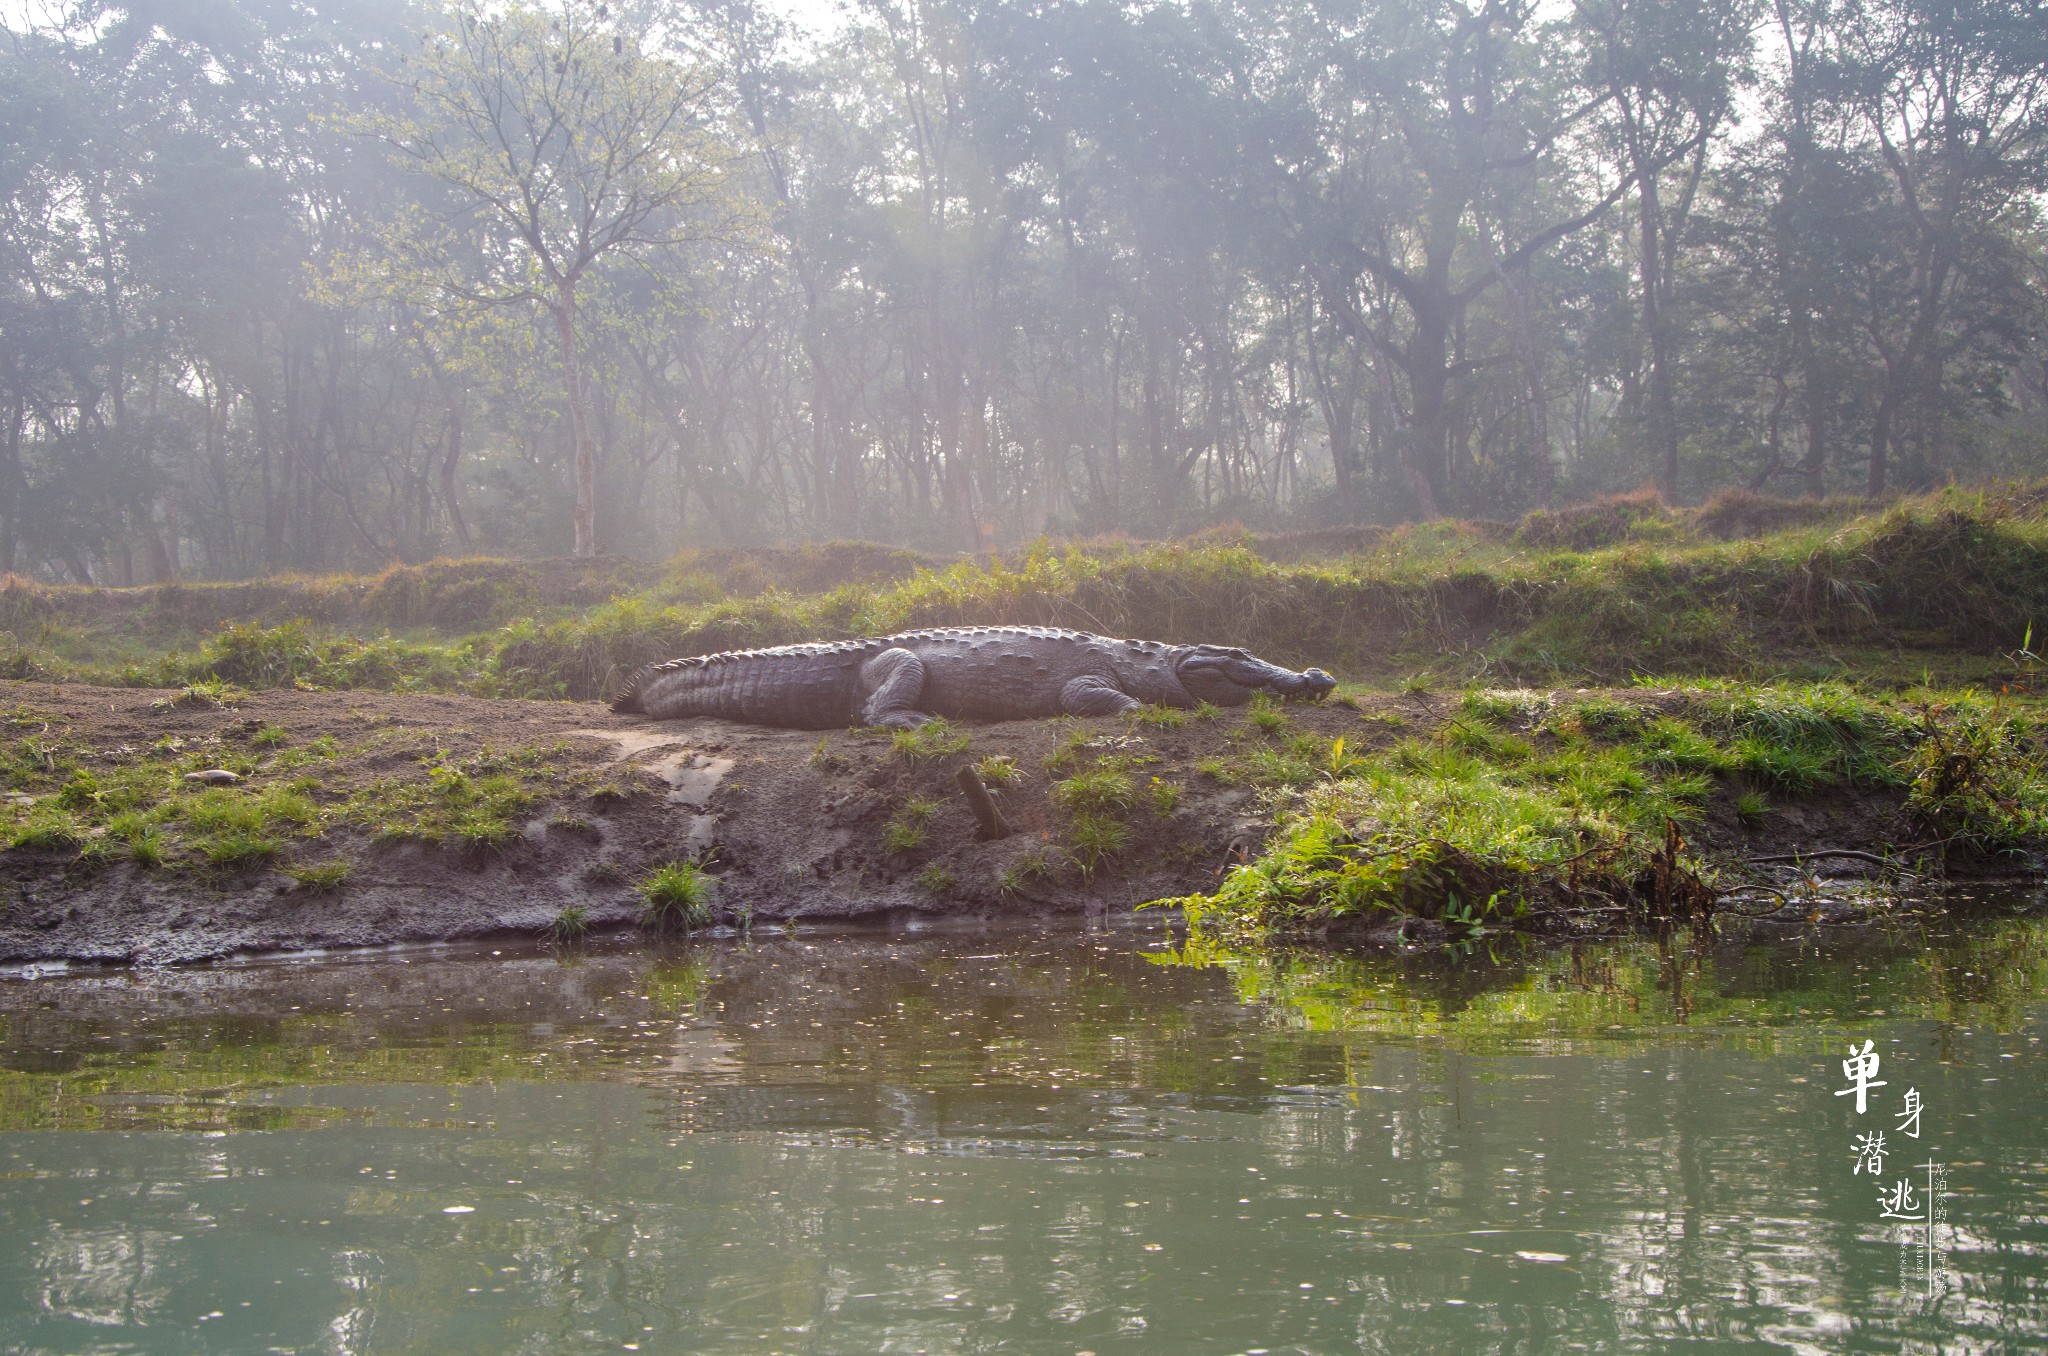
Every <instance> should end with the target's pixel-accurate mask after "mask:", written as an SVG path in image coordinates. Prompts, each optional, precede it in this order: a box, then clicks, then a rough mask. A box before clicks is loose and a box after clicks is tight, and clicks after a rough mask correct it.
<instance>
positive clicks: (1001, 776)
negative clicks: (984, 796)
mask: <svg viewBox="0 0 2048 1356" xmlns="http://www.w3.org/2000/svg"><path fill="white" fill-rule="evenodd" d="M974 770H975V772H977V773H978V774H980V776H981V780H982V784H983V785H984V786H991V787H994V788H996V789H997V790H1001V789H1002V788H1004V787H1008V786H1015V785H1016V784H1017V783H1018V782H1020V781H1022V780H1023V779H1024V769H1023V768H1020V767H1018V766H1017V760H1016V759H1014V758H1012V757H1010V756H1008V755H1007V754H1001V753H992V754H990V755H989V756H988V757H986V758H983V759H982V760H980V761H979V762H977V763H976V764H975V765H974Z"/></svg>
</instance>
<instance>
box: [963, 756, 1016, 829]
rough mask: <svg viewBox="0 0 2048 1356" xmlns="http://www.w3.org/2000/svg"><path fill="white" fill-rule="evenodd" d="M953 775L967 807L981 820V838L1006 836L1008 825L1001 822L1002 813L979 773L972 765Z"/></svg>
mask: <svg viewBox="0 0 2048 1356" xmlns="http://www.w3.org/2000/svg"><path fill="white" fill-rule="evenodd" d="M954 776H955V777H956V778H957V779H958V780H959V782H960V791H961V794H962V795H964V796H966V797H967V807H968V808H969V809H971V810H973V811H974V817H975V818H976V819H977V820H979V821H980V822H981V834H980V837H981V840H982V841H983V842H984V843H987V842H993V841H994V840H995V839H998V838H1008V837H1009V836H1010V826H1009V825H1008V824H1005V823H1004V822H1003V816H1002V813H1001V812H1000V811H998V810H997V809H996V803H995V800H994V798H993V797H991V796H990V795H989V793H988V787H986V786H984V785H983V784H982V781H981V774H980V773H979V772H976V771H975V770H974V769H973V768H972V767H963V768H961V769H960V771H959V772H957V773H955V774H954Z"/></svg>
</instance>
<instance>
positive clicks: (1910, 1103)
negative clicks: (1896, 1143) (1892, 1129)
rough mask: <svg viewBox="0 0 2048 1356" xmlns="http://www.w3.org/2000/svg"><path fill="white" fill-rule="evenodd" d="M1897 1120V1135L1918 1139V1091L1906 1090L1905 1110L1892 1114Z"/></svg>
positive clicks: (1916, 1089) (1914, 1089)
mask: <svg viewBox="0 0 2048 1356" xmlns="http://www.w3.org/2000/svg"><path fill="white" fill-rule="evenodd" d="M1893 1114H1894V1115H1896V1116H1897V1117H1898V1118H1899V1127H1898V1128H1899V1133H1900V1134H1903V1135H1908V1136H1911V1137H1912V1138H1914V1139H1918V1138H1920V1089H1918V1088H1907V1089H1906V1109H1905V1110H1904V1111H1899V1112H1894V1113H1893Z"/></svg>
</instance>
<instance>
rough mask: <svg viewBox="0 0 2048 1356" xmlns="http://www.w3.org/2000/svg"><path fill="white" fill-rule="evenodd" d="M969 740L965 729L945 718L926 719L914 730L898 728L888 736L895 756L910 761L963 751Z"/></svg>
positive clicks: (924, 760) (924, 759) (922, 761)
mask: <svg viewBox="0 0 2048 1356" xmlns="http://www.w3.org/2000/svg"><path fill="white" fill-rule="evenodd" d="M969 742H970V741H969V737H968V734H967V732H966V731H965V730H962V729H959V728H957V727H956V726H954V725H953V724H951V723H950V722H948V721H945V720H928V721H926V722H925V723H924V724H922V725H920V726H918V727H917V728H916V729H914V730H898V731H896V732H895V733H894V734H892V735H890V736H889V746H890V748H891V749H893V750H894V751H895V753H896V756H897V757H899V758H902V759H904V760H905V761H907V762H912V763H924V762H930V761H931V760H933V759H935V758H949V757H951V756H952V755H954V754H956V753H965V752H967V745H968V743H969Z"/></svg>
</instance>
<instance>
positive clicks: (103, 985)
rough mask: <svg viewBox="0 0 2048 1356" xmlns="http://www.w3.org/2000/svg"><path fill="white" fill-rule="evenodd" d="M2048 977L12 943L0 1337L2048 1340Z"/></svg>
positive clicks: (192, 1341) (1055, 942)
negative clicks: (1925, 1183)
mask: <svg viewBox="0 0 2048 1356" xmlns="http://www.w3.org/2000/svg"><path fill="white" fill-rule="evenodd" d="M2044 982H2048V925H2044V924H2043V923H2040V922H2017V923H2014V922H2008V923H2002V924H1996V925H1989V926H1986V927H1983V928H1980V929H1976V930H1973V931H1969V932H1966V933H1963V934H1961V935H1958V936H1955V937H1950V938H1946V939H1936V940H1935V941H1933V942H1932V943H1929V942H1927V941H1926V940H1925V939H1921V938H1913V937H1899V938H1893V939H1886V938H1883V937H1877V936H1868V935H1866V936H1858V937H1851V938H1845V939H1833V940H1827V941H1817V940H1815V939H1811V938H1809V939H1805V940H1802V941H1795V942H1793V943H1789V944H1785V945H1770V946H1765V945H1761V944H1736V943H1732V942H1720V943H1714V944H1710V945H1693V944H1691V943H1690V942H1687V941H1685V940H1683V939H1680V940H1677V941H1673V942H1661V943H1660V942H1658V941H1654V940H1649V941H1633V942H1624V943H1603V944H1588V945H1584V946H1580V947H1577V948H1570V949H1563V950H1538V951H1530V952H1526V953H1523V952H1514V953H1508V954H1497V955H1493V956H1489V955H1488V954H1487V953H1486V952H1485V951H1484V950H1483V949H1480V950H1475V951H1469V952H1466V953H1462V954H1446V953H1443V952H1419V953H1415V954H1411V955H1406V956H1394V957H1377V958H1371V957H1368V958H1342V957H1323V956H1315V955H1295V956H1280V957H1262V958H1244V957H1237V956H1230V955H1220V954H1200V953H1195V952H1191V951H1188V950H1186V949H1177V948H1176V947H1175V946H1174V944H1173V942H1172V939H1171V938H1170V937H1168V936H1166V935H1165V934H1163V933H1161V932H1159V931H1157V930H1149V931H1148V930H1142V929H1112V930H1107V931H1102V930H1098V931H1093V932H1090V931H1081V930H1075V931H1066V932H1059V933H1055V934H1053V935H1043V934H1039V933H1032V932H1023V931H1007V932H948V933H927V934H889V933H882V932H870V933H852V934H846V935H829V934H805V935H798V936H794V937H785V936H782V935H780V934H776V935H772V936H763V937H756V938H755V939H753V940H752V941H750V942H740V941H735V940H728V941H719V942H709V943H705V944H702V945H699V946H696V947H692V948H687V949H683V950H679V951H675V952H671V953H668V954H663V955H653V954H648V953H645V952H642V951H638V950H630V949H619V950H607V951H600V952H596V953H593V954H589V955H585V956H581V957H567V958H564V957H555V956H550V955H547V954H532V953H514V952H511V951H508V950H506V949H504V948H500V949H498V951H492V950H491V949H489V948H484V949H477V950H448V951H443V952H419V951H416V952H405V953H386V954H381V955H364V956H354V957H337V958H328V959H324V960H318V961H302V962H293V963H283V962H267V963H249V964H241V965H223V966H215V967H210V968H204V969H196V970H185V971H175V972H158V973H140V972H134V973H131V972H119V971H111V972H103V973H89V974H58V975H45V976H42V977H38V978H17V979H14V980H11V981H7V982H4V983H0V1016H4V1018H5V1037H4V1041H0V1171H4V1174H5V1180H4V1181H0V1224H4V1229H0V1350H5V1351H8V1352H52V1353H60V1352H61V1353H86V1352H245V1351H246V1352H306V1353H310V1352H359V1353H395V1352H433V1353H465V1352H477V1353H485V1352H489V1353H502V1352H533V1353H542V1352H548V1353H555V1352H616V1351H627V1350H638V1351H644V1352H690V1353H699V1352H707V1353H709V1352H792V1353H796V1352H801V1353H869V1352H876V1353H880V1352H891V1353H893V1352H932V1353H938V1352H949V1353H950V1352H995V1351H1002V1352H1028V1353H1038V1352H1045V1353H1067V1354H1069V1356H1071V1354H1072V1353H1086V1352H1096V1353H1103V1352H1110V1351H1116V1352H1168V1353H1179V1352H1215V1353H1237V1352H1254V1351H1267V1352H1273V1353H1279V1352H1310V1353H1324V1352H1361V1351H1366V1352H1380V1351H1384V1352H1402V1353H1407V1352H1418V1351H1424V1350H1456V1351H1517V1352H1523V1351H1527V1352H1534V1351H1551V1350H1574V1349H1580V1350H1597V1351H1644V1350H1650V1349H1653V1348H1656V1349H1663V1348H1666V1347H1675V1348H1678V1349H1682V1350H1688V1351H1718V1350H1730V1351H1732V1350H1736V1349H1741V1350H1745V1351H1749V1350H1757V1349H1763V1350H1773V1349H1776V1350H1783V1351H1812V1352H1840V1351H1926V1352H1934V1351H1941V1352H1960V1351H2019V1350H2040V1349H2044V1348H2048V1260H2044V1245H2048V1118H2044V1116H2043V1107H2044V1097H2043V1093H2044V1089H2048V1079H2044V1076H2043V1063H2042V1059H2043V1047H2042V1037H2043V1035H2044V1034H2048V1029H2044V1028H2048V1023H2044V1016H2048V1010H2044V1008H2043V1006H2042V997H2043V994H2042V989H2041V986H2042V985H2043V983H2044ZM1865 1040H1869V1041H1873V1042H1874V1043H1875V1044H1874V1046H1873V1047H1872V1048H1873V1050H1874V1051H1875V1052H1877V1053H1878V1054H1879V1055H1880V1058H1881V1060H1882V1065H1881V1072H1880V1074H1879V1075H1878V1077H1880V1078H1881V1079H1883V1080H1884V1081H1885V1083H1886V1084H1887V1086H1886V1087H1884V1088H1881V1089H1872V1090H1871V1092H1870V1094H1869V1098H1870V1100H1869V1103H1868V1106H1869V1109H1868V1110H1867V1111H1866V1113H1865V1114H1864V1115H1862V1116H1860V1117H1859V1116H1857V1115H1856V1114H1855V1113H1854V1110H1853V1106H1852V1102H1853V1098H1843V1097H1837V1096H1835V1095H1834V1094H1835V1093H1836V1092H1837V1091H1838V1090H1840V1089H1842V1088H1844V1087H1846V1086H1847V1080H1846V1079H1845V1078H1844V1076H1843V1073H1842V1068H1841V1061H1842V1058H1843V1055H1844V1052H1845V1049H1846V1048H1847V1047H1848V1046H1849V1044H1850V1043H1851V1042H1855V1043H1858V1044H1860V1043H1861V1042H1862V1041H1865ZM1908 1086H1911V1087H1913V1088H1915V1089H1916V1090H1917V1091H1918V1092H1919V1093H1920V1094H1921V1095H1922V1099H1923V1101H1924V1103H1925V1106H1926V1111H1925V1112H1924V1115H1923V1120H1922V1138H1921V1139H1920V1140H1918V1141H1914V1140H1911V1139H1909V1138H1905V1137H1903V1136H1901V1135H1899V1134H1898V1133H1896V1131H1895V1129H1894V1118H1895V1115H1896V1113H1897V1111H1898V1110H1899V1107H1900V1104H1901V1100H1902V1097H1903V1093H1904V1090H1905V1088H1906V1087H1908ZM1870 1131H1885V1132H1890V1133H1891V1138H1890V1139H1889V1140H1888V1148H1890V1149H1892V1150H1893V1152H1891V1153H1890V1154H1889V1156H1888V1158H1887V1161H1886V1163H1885V1165H1884V1166H1885V1171H1884V1172H1883V1174H1882V1175H1881V1178H1880V1179H1879V1181H1878V1182H1877V1183H1873V1180H1872V1178H1871V1176H1870V1175H1868V1174H1866V1173H1859V1172H1856V1171H1854V1169H1855V1167H1856V1166H1857V1165H1858V1160H1857V1157H1856V1155H1855V1154H1854V1153H1852V1144H1853V1141H1854V1139H1855V1137H1856V1136H1857V1135H1858V1134H1860V1133H1867V1132H1870ZM1922 1163H1939V1164H1940V1165H1941V1166H1942V1169H1943V1170H1944V1171H1945V1173H1946V1178H1947V1180H1946V1195H1945V1196H1944V1198H1943V1202H1942V1204H1943V1207H1944V1208H1945V1210H1946V1212H1947V1219H1946V1220H1945V1221H1944V1222H1942V1223H1941V1224H1940V1225H1938V1226H1937V1228H1936V1231H1935V1243H1936V1246H1935V1248H1934V1249H1933V1250H1932V1252H1930V1251H1929V1249H1928V1248H1927V1246H1926V1244H1927V1239H1926V1227H1925V1226H1924V1225H1908V1224H1892V1223H1886V1222H1885V1221H1883V1220H1881V1219H1880V1218H1879V1215H1880V1204H1879V1190H1878V1188H1879V1186H1880V1185H1886V1186H1889V1185H1890V1184H1892V1183H1893V1182H1894V1181H1895V1180H1896V1179H1898V1178H1900V1177H1908V1178H1912V1179H1914V1180H1919V1178H1920V1176H1921V1175H1922V1174H1924V1173H1925V1172H1927V1171H1929V1170H1927V1169H1924V1168H1921V1167H1919V1166H1917V1165H1919V1164H1922Z"/></svg>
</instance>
